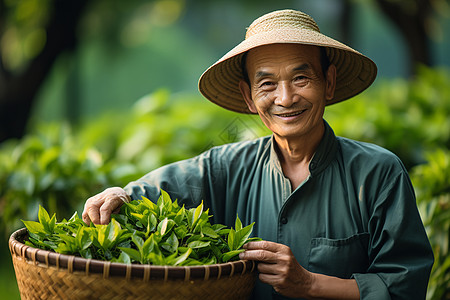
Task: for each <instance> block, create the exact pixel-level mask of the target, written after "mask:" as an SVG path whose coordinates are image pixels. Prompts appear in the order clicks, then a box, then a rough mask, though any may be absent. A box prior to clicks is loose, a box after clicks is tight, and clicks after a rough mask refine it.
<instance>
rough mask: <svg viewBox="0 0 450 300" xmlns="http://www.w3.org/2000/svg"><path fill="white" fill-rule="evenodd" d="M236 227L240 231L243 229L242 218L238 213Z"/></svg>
mask: <svg viewBox="0 0 450 300" xmlns="http://www.w3.org/2000/svg"><path fill="white" fill-rule="evenodd" d="M234 229H235V230H236V231H239V230H241V229H242V222H241V220H240V219H239V215H236V222H235V225H234Z"/></svg>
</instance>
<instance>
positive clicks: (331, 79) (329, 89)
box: [325, 65, 336, 100]
mask: <svg viewBox="0 0 450 300" xmlns="http://www.w3.org/2000/svg"><path fill="white" fill-rule="evenodd" d="M325 79H326V85H327V86H326V92H325V98H326V100H331V99H333V97H334V91H335V89H336V66H335V65H330V66H329V67H328V70H327V76H326V78H325Z"/></svg>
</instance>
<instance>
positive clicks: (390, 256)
mask: <svg viewBox="0 0 450 300" xmlns="http://www.w3.org/2000/svg"><path fill="white" fill-rule="evenodd" d="M309 170H310V175H309V177H308V178H307V179H306V180H305V181H304V182H303V183H302V184H301V185H300V186H299V187H297V188H295V190H294V191H292V190H293V189H292V187H291V184H290V181H289V179H288V178H286V177H285V176H284V175H283V171H282V169H281V165H280V161H279V159H278V156H277V154H276V151H275V148H274V139H273V137H264V138H260V139H256V140H253V141H247V142H241V143H235V144H228V145H224V146H220V147H215V148H212V149H210V150H209V151H206V152H204V153H202V154H201V155H199V156H197V157H194V158H192V159H188V160H184V161H180V162H176V163H173V164H170V165H167V166H164V167H162V168H159V169H157V170H154V171H152V172H150V173H148V174H147V175H145V176H144V177H142V178H141V179H139V180H138V181H135V182H131V183H129V184H128V185H127V186H126V188H125V190H126V191H127V193H129V194H130V196H131V197H132V198H133V199H137V198H140V197H141V196H142V195H145V196H147V197H149V198H150V199H157V198H158V197H159V193H160V189H163V190H165V191H167V192H168V193H169V194H170V195H171V197H172V198H173V199H178V202H179V203H184V204H185V205H186V206H188V207H189V206H194V205H198V204H199V203H200V201H201V200H204V201H205V203H206V205H207V206H208V207H209V208H210V209H211V212H212V213H213V215H214V216H213V222H217V223H222V224H225V225H227V226H233V225H234V221H235V218H236V214H239V217H240V218H241V220H242V222H243V224H250V223H251V222H256V224H255V226H254V235H255V236H259V237H261V238H262V239H264V240H269V241H274V242H278V243H282V244H285V245H288V246H289V247H290V248H291V249H292V252H293V253H294V255H295V257H296V259H297V260H298V262H299V263H300V264H301V265H302V266H303V267H304V268H306V269H307V270H309V271H311V272H316V273H322V274H326V275H332V276H337V277H340V278H354V279H356V281H357V284H358V287H359V290H360V294H361V299H374V300H380V299H390V298H392V299H424V298H425V294H426V288H427V283H428V278H429V274H430V270H431V266H432V264H433V253H432V250H431V247H430V244H429V242H428V239H427V236H426V233H425V230H424V227H423V224H422V222H421V219H420V216H419V214H418V211H417V207H416V202H415V196H414V191H413V187H412V185H411V182H410V180H409V177H408V174H407V171H406V170H405V168H404V166H403V164H402V163H401V161H400V160H399V159H398V158H397V157H396V156H395V155H394V154H392V153H391V152H389V151H387V150H385V149H383V148H381V147H378V146H375V145H372V144H367V143H362V142H356V141H353V140H349V139H346V138H341V137H336V136H335V135H334V133H333V131H332V129H331V128H330V127H329V126H328V124H327V123H326V122H325V133H324V136H323V138H322V141H321V142H320V144H319V146H318V148H317V150H316V153H315V154H314V157H313V159H312V160H311V162H310V164H309ZM253 298H254V299H258V300H259V299H284V298H283V297H281V296H280V295H278V294H276V293H275V292H274V290H273V289H272V288H271V287H270V286H269V285H267V284H263V283H261V282H257V285H256V287H255V290H254V297H253Z"/></svg>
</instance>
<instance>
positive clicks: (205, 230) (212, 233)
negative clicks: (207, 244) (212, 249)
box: [201, 226, 219, 239]
mask: <svg viewBox="0 0 450 300" xmlns="http://www.w3.org/2000/svg"><path fill="white" fill-rule="evenodd" d="M201 233H202V234H204V235H206V236H209V237H210V238H213V239H217V238H219V235H218V234H217V233H216V232H215V231H214V230H213V229H212V228H211V227H210V226H202V229H201Z"/></svg>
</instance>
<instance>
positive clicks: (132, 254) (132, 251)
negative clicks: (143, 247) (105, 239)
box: [117, 247, 142, 263]
mask: <svg viewBox="0 0 450 300" xmlns="http://www.w3.org/2000/svg"><path fill="white" fill-rule="evenodd" d="M117 248H119V249H120V250H121V251H123V252H125V254H127V255H128V256H129V257H130V258H131V259H133V260H135V261H137V262H140V263H142V259H141V254H140V253H139V251H137V250H136V249H133V248H124V247H117Z"/></svg>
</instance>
